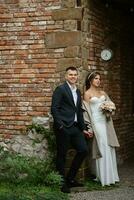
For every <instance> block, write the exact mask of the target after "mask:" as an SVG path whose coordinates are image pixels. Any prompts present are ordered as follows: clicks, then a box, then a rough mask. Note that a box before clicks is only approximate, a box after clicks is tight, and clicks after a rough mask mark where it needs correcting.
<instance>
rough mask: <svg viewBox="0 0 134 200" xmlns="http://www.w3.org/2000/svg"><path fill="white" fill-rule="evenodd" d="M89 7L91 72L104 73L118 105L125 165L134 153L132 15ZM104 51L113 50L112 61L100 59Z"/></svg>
mask: <svg viewBox="0 0 134 200" xmlns="http://www.w3.org/2000/svg"><path fill="white" fill-rule="evenodd" d="M89 7H90V14H89V17H88V18H89V23H90V26H89V48H90V49H89V66H88V68H89V69H97V70H99V71H100V72H101V73H102V78H103V87H104V89H105V90H106V91H107V92H108V94H109V95H110V97H111V98H112V99H113V101H114V102H115V103H116V106H117V112H116V116H115V117H114V124H115V128H116V132H117V135H118V138H119V141H120V144H121V147H120V148H119V150H118V157H119V161H122V159H123V160H125V159H127V158H129V157H132V156H133V152H134V118H133V116H134V103H133V102H134V98H133V92H134V82H133V78H134V76H133V74H134V69H133V65H134V59H133V58H134V45H133V43H134V42H133V35H134V31H133V30H134V29H133V28H134V27H133V15H132V14H131V13H125V14H124V11H120V10H119V9H117V10H116V9H115V7H114V9H113V8H112V7H110V6H109V7H106V6H105V5H104V4H102V3H99V2H97V1H92V0H91V1H90V3H89ZM103 48H111V49H112V50H113V53H114V55H113V58H112V59H111V61H108V62H105V61H103V60H102V59H101V58H100V52H101V50H102V49H103Z"/></svg>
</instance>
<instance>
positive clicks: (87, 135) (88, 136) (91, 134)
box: [83, 130, 93, 138]
mask: <svg viewBox="0 0 134 200" xmlns="http://www.w3.org/2000/svg"><path fill="white" fill-rule="evenodd" d="M83 133H84V135H85V137H86V138H92V137H93V133H91V132H89V131H86V130H84V131H83Z"/></svg>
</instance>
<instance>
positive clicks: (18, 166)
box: [0, 150, 57, 185]
mask: <svg viewBox="0 0 134 200" xmlns="http://www.w3.org/2000/svg"><path fill="white" fill-rule="evenodd" d="M52 171H54V166H53V165H52V160H51V159H47V160H43V161H42V160H40V159H37V158H31V157H25V156H22V155H20V154H16V153H12V152H4V151H2V150H1V151H0V180H1V181H4V182H10V183H14V184H18V183H21V184H22V183H32V184H36V185H37V184H42V183H44V184H45V178H46V177H47V176H48V175H49V174H50V173H51V172H52ZM53 173H54V172H53ZM56 175H57V174H56ZM56 175H55V177H56ZM51 183H52V182H51Z"/></svg>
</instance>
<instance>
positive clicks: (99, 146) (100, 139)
mask: <svg viewBox="0 0 134 200" xmlns="http://www.w3.org/2000/svg"><path fill="white" fill-rule="evenodd" d="M100 83H101V76H100V73H99V72H96V71H94V72H92V73H91V74H89V75H88V76H87V79H86V82H85V88H86V91H85V93H84V101H83V109H84V120H85V123H86V125H87V128H88V131H89V132H93V133H94V139H93V145H92V156H93V159H95V171H96V172H95V173H96V174H95V175H96V180H98V181H100V182H101V184H102V186H104V185H110V184H115V183H116V182H119V176H118V171H117V163H116V153H115V147H119V142H118V139H117V136H116V133H115V130H114V126H113V121H112V118H111V113H112V112H111V111H112V110H103V109H102V104H103V103H104V102H105V103H106V102H108V103H109V104H110V105H111V104H112V105H114V104H113V103H112V101H111V100H110V98H109V97H108V95H107V94H106V93H105V92H104V91H102V90H101V89H100ZM104 111H106V112H104ZM107 113H108V114H109V115H106V114H107Z"/></svg>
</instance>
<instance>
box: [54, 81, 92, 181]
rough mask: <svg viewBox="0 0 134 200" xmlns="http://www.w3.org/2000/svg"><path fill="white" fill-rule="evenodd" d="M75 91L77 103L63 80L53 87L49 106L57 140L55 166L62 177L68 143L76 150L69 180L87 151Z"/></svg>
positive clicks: (78, 96)
mask: <svg viewBox="0 0 134 200" xmlns="http://www.w3.org/2000/svg"><path fill="white" fill-rule="evenodd" d="M76 93H77V103H76V105H75V103H74V99H73V95H72V91H71V89H70V87H69V85H68V83H67V82H65V83H64V84H63V85H60V86H58V87H57V88H56V89H55V91H54V93H53V97H52V106H51V111H52V115H53V119H54V129H55V132H56V142H57V159H56V166H57V170H58V171H59V173H60V174H61V175H62V176H63V177H64V176H65V172H64V168H65V160H66V154H67V150H68V148H69V145H70V143H71V144H72V146H73V147H74V148H75V149H76V151H77V153H76V156H75V157H74V160H73V162H72V166H71V168H70V170H69V172H68V175H67V178H68V179H70V180H71V179H74V177H75V175H76V173H77V171H78V169H79V167H80V165H81V163H82V161H83V159H84V158H85V156H86V155H87V152H88V150H87V144H86V141H85V138H84V134H83V133H82V131H83V130H84V129H85V125H84V120H83V112H82V107H81V94H80V91H79V90H78V89H77V90H76ZM75 115H77V122H75Z"/></svg>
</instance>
